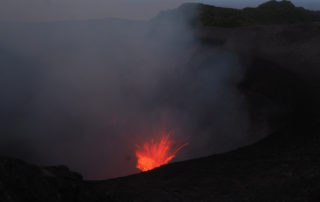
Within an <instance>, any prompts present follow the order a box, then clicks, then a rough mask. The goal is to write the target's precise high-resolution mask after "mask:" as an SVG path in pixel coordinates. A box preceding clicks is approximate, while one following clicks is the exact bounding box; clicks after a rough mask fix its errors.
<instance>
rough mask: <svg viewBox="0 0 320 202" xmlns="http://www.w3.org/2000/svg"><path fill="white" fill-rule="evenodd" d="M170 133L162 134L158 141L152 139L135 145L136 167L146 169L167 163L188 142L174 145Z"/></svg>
mask: <svg viewBox="0 0 320 202" xmlns="http://www.w3.org/2000/svg"><path fill="white" fill-rule="evenodd" d="M170 136H171V134H170V133H168V134H166V135H162V137H161V139H160V140H159V141H158V142H155V141H154V140H153V139H152V140H151V141H150V142H146V143H144V144H143V146H139V145H138V146H137V151H136V157H137V166H136V167H137V168H138V169H140V170H141V171H143V172H144V171H148V170H152V169H154V168H157V167H160V166H162V165H165V164H168V163H169V161H171V160H172V159H173V158H174V157H175V156H176V153H177V152H178V151H179V150H181V149H182V148H183V147H185V146H187V145H188V143H185V144H182V145H178V146H175V144H174V141H173V140H171V139H170Z"/></svg>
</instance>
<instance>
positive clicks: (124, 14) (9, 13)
mask: <svg viewBox="0 0 320 202" xmlns="http://www.w3.org/2000/svg"><path fill="white" fill-rule="evenodd" d="M264 1H266V0H1V1H0V20H1V21H8V20H10V21H12V20H14V21H48V20H66V19H69V20H70V19H89V18H101V17H116V18H127V19H148V18H151V17H152V16H154V15H156V14H157V13H158V12H159V11H161V10H166V9H169V8H174V7H177V6H179V5H180V4H182V3H184V2H204V3H209V4H214V5H217V6H227V7H236V8H239V7H246V6H256V5H258V4H260V3H262V2H264ZM293 2H294V3H295V4H296V5H299V6H304V7H306V8H309V9H319V10H320V2H319V0H293Z"/></svg>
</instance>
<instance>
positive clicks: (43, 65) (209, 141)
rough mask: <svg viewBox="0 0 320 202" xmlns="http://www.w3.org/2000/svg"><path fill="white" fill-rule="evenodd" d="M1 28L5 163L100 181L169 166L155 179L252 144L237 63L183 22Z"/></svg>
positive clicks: (0, 128) (0, 140) (1, 114)
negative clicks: (17, 161)
mask: <svg viewBox="0 0 320 202" xmlns="http://www.w3.org/2000/svg"><path fill="white" fill-rule="evenodd" d="M174 19H177V18H174ZM2 27H3V29H1V31H0V63H1V66H2V68H1V70H0V71H1V72H0V89H1V93H2V98H1V100H0V120H1V123H2V124H1V126H0V133H1V134H2V135H1V137H0V148H1V151H0V152H1V154H3V155H10V156H15V157H19V158H23V159H25V160H28V161H32V162H35V163H38V164H42V165H43V164H45V165H56V164H64V165H67V166H69V167H70V168H71V169H72V170H76V171H78V172H80V173H82V174H83V175H84V176H85V177H86V178H90V179H102V178H110V177H117V176H123V175H128V174H131V173H135V172H139V170H138V169H137V168H136V166H137V165H136V163H137V161H138V162H139V161H145V159H143V157H145V156H147V157H149V155H151V156H152V155H157V156H158V157H159V159H160V161H163V162H161V163H155V165H152V166H150V169H151V168H152V167H157V166H159V165H162V164H166V163H168V162H169V161H170V160H185V159H190V158H196V157H201V156H204V155H210V154H212V153H216V152H222V151H227V150H230V149H232V148H235V147H237V146H239V145H242V144H246V143H247V142H248V141H249V137H247V136H246V135H245V134H247V131H248V127H249V123H248V121H247V120H248V119H247V113H246V110H245V107H244V106H245V105H244V100H243V98H242V96H241V95H240V94H239V92H238V90H237V87H236V86H237V83H238V82H240V81H241V78H242V67H241V66H240V65H239V63H238V58H237V55H235V54H234V53H231V52H227V51H224V50H221V49H219V48H217V47H212V46H204V45H203V44H202V43H201V42H199V41H198V40H197V39H196V38H195V37H194V35H193V32H192V29H191V28H190V27H189V26H188V24H187V23H185V21H184V19H183V18H181V17H180V18H178V20H173V19H167V20H161V19H158V18H155V19H153V20H151V21H149V22H131V21H122V20H114V19H103V20H88V21H74V22H73V21H69V22H67V21H66V22H52V23H20V24H10V25H8V24H3V25H2ZM230 125H232V127H230ZM163 128H167V129H168V131H175V132H174V134H172V135H171V136H166V135H162V134H161V133H162V131H163V130H162V129H163ZM159 134H160V135H159ZM161 138H162V139H161ZM151 139H154V142H153V143H152V142H151V143H150V142H149V141H150V140H151ZM157 141H160V142H157ZM171 141H174V142H176V143H181V144H177V145H172V142H171ZM186 142H188V143H189V145H188V146H187V147H184V146H185V144H184V143H186ZM136 145H140V146H141V148H140V149H138V151H136V149H137V147H136ZM170 146H173V147H172V148H170V149H168V148H167V147H170ZM182 147H184V148H183V149H181V148H182ZM155 148H157V149H155ZM159 148H163V149H159ZM180 149H181V150H180ZM169 150H170V151H169ZM179 150H180V151H179ZM177 151H179V152H178V153H177ZM157 152H160V153H157ZM161 152H164V153H166V152H168V153H166V154H165V155H164V154H163V153H161ZM135 154H137V157H138V159H137V158H136V155H135ZM174 156H176V157H175V158H174V159H173V157H174ZM158 157H157V159H158ZM141 159H142V160H141ZM147 161H149V160H147ZM152 164H153V163H152ZM139 168H140V169H141V170H148V169H149V166H147V167H143V168H142V167H140V166H139Z"/></svg>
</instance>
